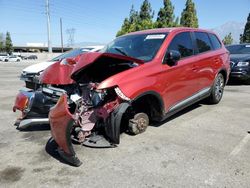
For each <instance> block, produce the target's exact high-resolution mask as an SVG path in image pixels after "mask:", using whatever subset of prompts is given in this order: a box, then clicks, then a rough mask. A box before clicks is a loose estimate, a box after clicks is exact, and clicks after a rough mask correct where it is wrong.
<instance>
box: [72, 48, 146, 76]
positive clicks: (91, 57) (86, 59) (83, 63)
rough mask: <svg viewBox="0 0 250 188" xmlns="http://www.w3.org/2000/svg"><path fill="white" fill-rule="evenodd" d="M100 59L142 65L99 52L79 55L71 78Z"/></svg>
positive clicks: (130, 59) (135, 60)
mask: <svg viewBox="0 0 250 188" xmlns="http://www.w3.org/2000/svg"><path fill="white" fill-rule="evenodd" d="M101 58H110V59H117V60H127V61H132V62H135V63H138V64H144V61H142V60H139V59H135V58H133V57H128V56H123V55H118V54H112V53H100V52H92V53H86V54H83V55H81V57H80V59H79V61H78V62H77V64H76V65H75V67H74V69H73V71H72V75H71V78H72V79H75V78H76V76H77V74H78V73H79V72H81V71H82V70H84V69H85V68H86V67H88V66H89V65H91V64H93V63H95V62H97V61H98V60H100V59H101Z"/></svg>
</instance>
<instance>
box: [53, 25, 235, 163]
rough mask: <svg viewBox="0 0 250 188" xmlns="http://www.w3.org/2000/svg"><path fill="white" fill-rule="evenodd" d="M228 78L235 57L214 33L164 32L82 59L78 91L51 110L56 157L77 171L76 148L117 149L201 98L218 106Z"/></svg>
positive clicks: (134, 37) (128, 39) (120, 41)
mask: <svg viewBox="0 0 250 188" xmlns="http://www.w3.org/2000/svg"><path fill="white" fill-rule="evenodd" d="M229 71H230V64H229V53H228V51H227V50H226V49H225V47H224V45H223V44H222V43H221V41H220V40H219V39H218V37H217V36H216V35H215V34H214V33H213V32H211V31H206V30H201V29H192V28H164V29H154V30H147V31H140V32H135V33H131V34H128V35H124V36H121V37H119V38H116V39H115V40H114V41H113V42H111V43H110V44H108V45H107V46H106V47H105V48H104V49H103V50H102V52H98V53H87V54H83V55H82V56H81V57H80V59H79V61H78V63H77V64H76V66H75V67H74V70H73V72H72V75H71V78H72V79H73V80H74V81H75V82H76V83H77V84H78V87H79V92H78V93H77V94H76V95H75V97H74V98H72V97H71V98H69V97H68V96H67V94H62V96H61V98H60V99H59V101H58V103H57V104H56V105H55V106H54V107H53V108H52V109H51V111H50V114H49V118H50V125H51V133H52V137H53V139H54V141H55V142H56V143H57V145H58V152H59V154H60V156H61V157H62V158H63V159H64V160H66V161H67V162H68V163H70V164H72V165H75V166H79V165H80V164H81V162H80V160H79V159H78V158H77V157H76V154H75V152H74V150H73V147H72V141H74V142H78V143H81V144H83V145H87V146H90V147H115V146H116V145H117V144H119V142H120V134H121V133H122V132H129V133H132V134H139V133H142V132H144V131H145V130H146V128H147V126H148V125H149V124H153V123H154V122H160V121H162V120H164V119H166V118H168V117H169V116H171V115H173V114H174V113H176V112H178V111H180V110H182V109H183V108H185V107H187V106H189V105H191V104H194V103H196V102H198V101H200V100H202V99H207V100H208V101H209V102H210V103H211V104H217V103H219V102H220V100H221V98H222V95H223V90H224V86H225V84H226V82H227V80H228V75H229Z"/></svg>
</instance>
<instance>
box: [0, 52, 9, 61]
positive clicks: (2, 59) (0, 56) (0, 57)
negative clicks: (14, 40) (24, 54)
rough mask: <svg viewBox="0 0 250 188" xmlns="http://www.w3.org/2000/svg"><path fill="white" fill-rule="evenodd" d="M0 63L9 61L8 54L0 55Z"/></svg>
mask: <svg viewBox="0 0 250 188" xmlns="http://www.w3.org/2000/svg"><path fill="white" fill-rule="evenodd" d="M0 61H4V62H7V61H9V54H7V53H1V54H0Z"/></svg>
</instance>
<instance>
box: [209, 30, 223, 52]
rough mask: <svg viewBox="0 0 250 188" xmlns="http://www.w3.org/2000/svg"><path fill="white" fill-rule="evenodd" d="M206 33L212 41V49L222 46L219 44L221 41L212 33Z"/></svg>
mask: <svg viewBox="0 0 250 188" xmlns="http://www.w3.org/2000/svg"><path fill="white" fill-rule="evenodd" d="M208 35H209V37H210V40H211V42H212V45H213V49H214V50H217V49H220V48H221V47H222V45H221V42H220V41H219V39H218V37H217V36H216V35H214V34H211V33H209V34H208Z"/></svg>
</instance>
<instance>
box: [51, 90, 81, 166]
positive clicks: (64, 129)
mask: <svg viewBox="0 0 250 188" xmlns="http://www.w3.org/2000/svg"><path fill="white" fill-rule="evenodd" d="M49 119H50V128H51V134H52V137H53V138H54V140H55V141H56V143H57V144H58V153H59V155H60V156H61V157H62V158H63V159H64V160H65V161H67V162H68V163H69V164H71V165H73V166H80V165H81V164H82V163H81V161H80V160H79V159H78V158H77V157H76V154H75V151H74V149H73V146H72V142H71V130H72V127H73V124H74V120H73V117H72V115H71V113H70V112H69V110H68V104H67V95H66V94H63V95H62V96H61V97H60V99H59V100H58V102H57V104H56V105H55V106H54V107H53V108H52V109H51V111H50V113H49Z"/></svg>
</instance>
